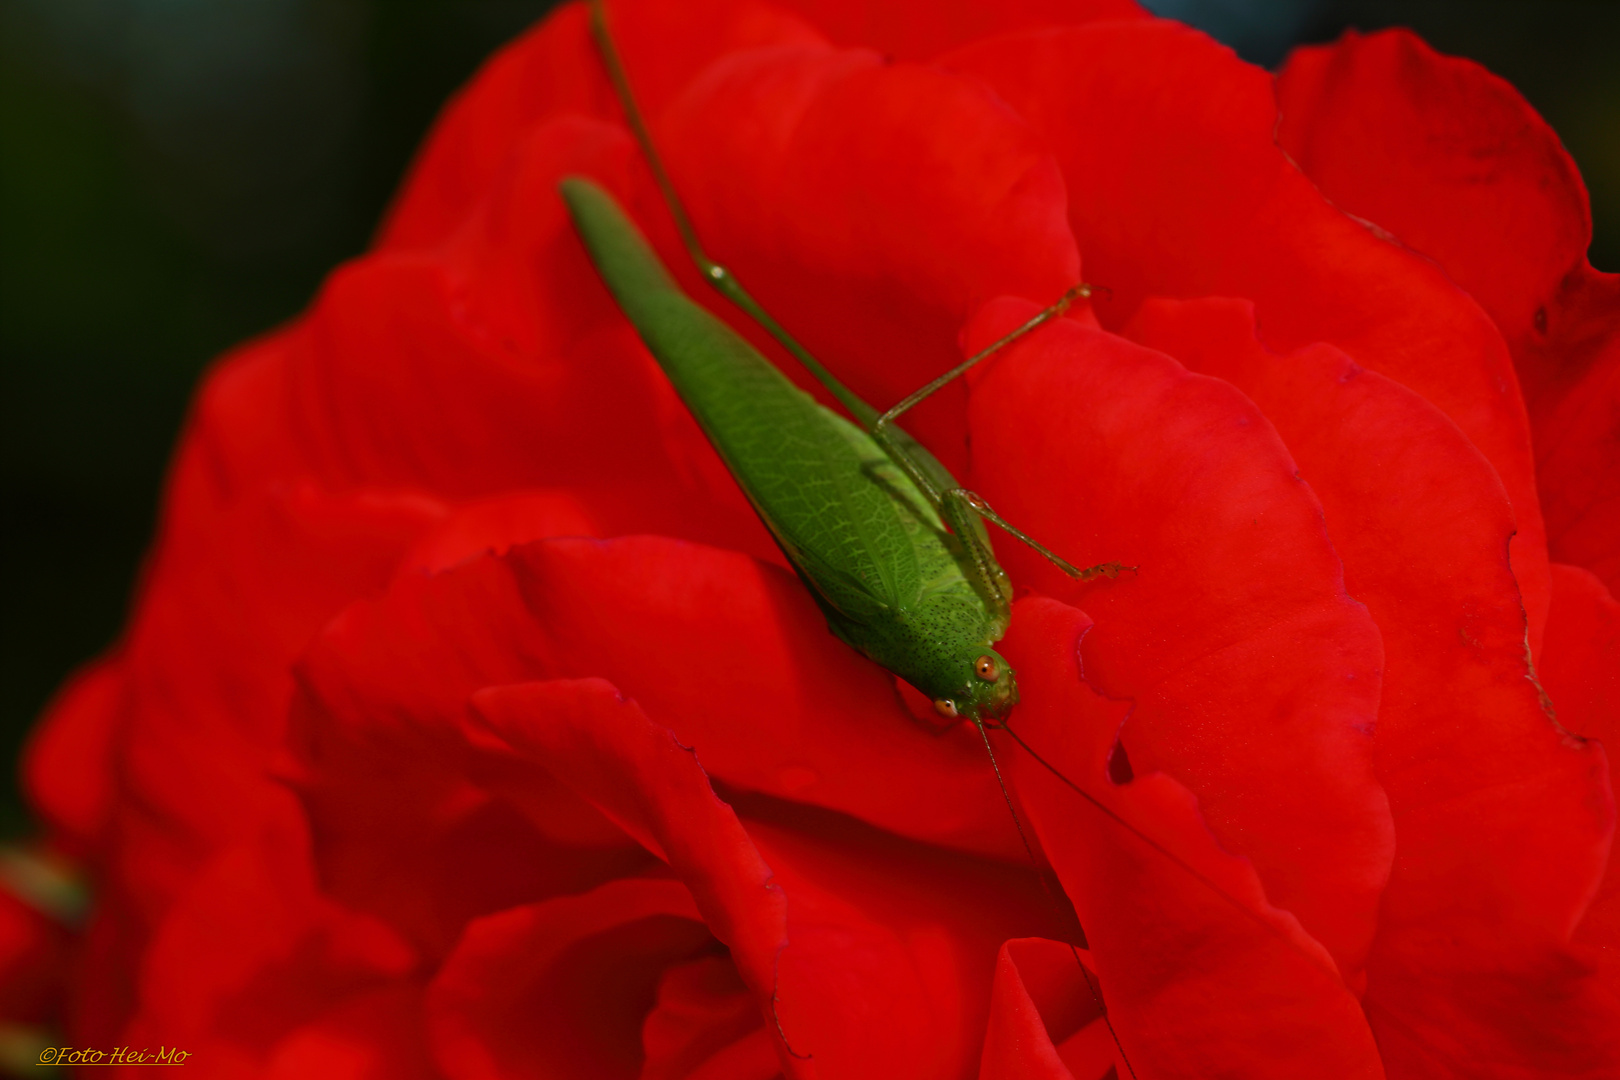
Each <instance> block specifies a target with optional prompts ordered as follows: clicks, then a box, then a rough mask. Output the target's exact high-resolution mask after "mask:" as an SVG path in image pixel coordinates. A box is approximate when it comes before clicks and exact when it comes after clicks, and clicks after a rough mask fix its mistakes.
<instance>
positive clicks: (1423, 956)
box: [1130, 300, 1620, 1070]
mask: <svg viewBox="0 0 1620 1080" xmlns="http://www.w3.org/2000/svg"><path fill="white" fill-rule="evenodd" d="M1252 310H1253V309H1252V306H1251V305H1250V304H1248V303H1246V302H1243V301H1231V300H1202V301H1191V302H1181V303H1178V302H1173V301H1157V300H1154V301H1149V302H1148V303H1147V304H1145V305H1144V306H1143V307H1142V309H1141V310H1140V311H1139V312H1138V314H1137V317H1136V319H1135V320H1134V321H1133V323H1132V327H1131V331H1130V332H1131V335H1132V337H1134V338H1136V339H1137V340H1139V341H1141V342H1143V343H1144V344H1147V345H1151V346H1153V347H1155V348H1159V349H1162V350H1164V351H1165V352H1167V353H1170V354H1171V355H1173V356H1176V357H1177V358H1178V359H1180V360H1182V361H1183V362H1184V363H1186V364H1187V365H1188V366H1189V367H1190V368H1192V369H1193V370H1195V371H1199V372H1202V373H1205V374H1209V375H1215V376H1219V377H1221V378H1224V379H1227V380H1228V381H1230V382H1232V383H1233V384H1235V385H1236V386H1238V387H1239V388H1240V389H1242V390H1243V391H1244V392H1245V393H1247V394H1248V395H1249V396H1250V397H1251V398H1253V399H1254V401H1255V403H1256V404H1257V405H1259V406H1260V407H1261V409H1263V410H1264V411H1265V412H1266V415H1267V416H1269V417H1271V418H1272V419H1273V422H1274V423H1275V424H1276V426H1277V429H1278V433H1279V434H1280V435H1281V436H1282V437H1283V440H1284V441H1285V442H1286V443H1287V444H1288V446H1289V449H1290V451H1291V452H1292V453H1293V455H1294V457H1295V459H1296V460H1297V461H1298V462H1299V465H1300V471H1301V475H1302V476H1303V477H1304V478H1305V479H1306V480H1308V481H1309V482H1310V483H1311V486H1312V489H1313V490H1314V491H1316V492H1317V493H1318V495H1319V496H1320V497H1321V499H1322V504H1323V509H1324V510H1325V512H1326V515H1327V523H1328V530H1329V532H1330V534H1331V535H1332V536H1333V540H1334V546H1335V548H1336V549H1337V550H1338V551H1339V552H1340V554H1341V555H1342V557H1343V558H1344V565H1345V582H1346V585H1347V587H1348V589H1349V590H1350V592H1351V594H1352V595H1354V596H1356V597H1357V598H1358V599H1360V600H1361V601H1363V602H1364V603H1366V604H1367V606H1368V608H1369V610H1370V611H1371V612H1372V615H1373V617H1374V619H1376V620H1377V622H1378V627H1379V630H1380V631H1381V632H1382V634H1383V637H1384V643H1385V647H1386V653H1387V662H1386V668H1385V673H1384V696H1383V703H1382V706H1381V708H1380V710H1379V718H1378V732H1377V738H1376V744H1375V745H1376V750H1377V762H1378V775H1379V779H1380V780H1381V781H1382V782H1383V784H1384V787H1385V789H1386V790H1387V791H1388V792H1389V798H1390V809H1391V811H1392V812H1393V814H1394V819H1395V826H1396V830H1397V838H1398V857H1397V860H1396V864H1395V871H1394V873H1393V875H1392V876H1391V878H1390V883H1389V887H1388V889H1387V890H1386V892H1385V895H1384V900H1383V905H1382V911H1381V915H1380V923H1379V936H1378V938H1377V940H1376V941H1375V942H1374V946H1373V948H1374V954H1373V959H1372V961H1371V964H1370V967H1371V981H1370V983H1369V986H1368V989H1367V1008H1368V1013H1369V1016H1370V1017H1371V1018H1372V1021H1373V1024H1374V1027H1375V1029H1376V1030H1378V1031H1379V1036H1380V1042H1381V1043H1382V1044H1384V1045H1385V1047H1386V1062H1387V1063H1389V1064H1390V1065H1391V1066H1392V1067H1394V1066H1395V1065H1396V1064H1397V1063H1399V1062H1400V1061H1401V1060H1402V1059H1400V1058H1397V1057H1395V1056H1393V1054H1392V1053H1390V1048H1391V1047H1393V1046H1399V1045H1402V1044H1404V1043H1405V1042H1406V1041H1407V1040H1408V1039H1409V1038H1416V1039H1417V1040H1419V1041H1421V1042H1430V1043H1437V1044H1441V1045H1445V1044H1450V1043H1453V1042H1454V1041H1461V1042H1462V1043H1463V1044H1464V1045H1467V1046H1469V1047H1471V1048H1477V1047H1480V1046H1484V1045H1490V1044H1491V1043H1492V1042H1493V1041H1495V1042H1497V1043H1498V1044H1499V1045H1497V1046H1496V1047H1495V1049H1494V1050H1493V1056H1494V1057H1495V1058H1496V1059H1497V1060H1499V1061H1505V1060H1512V1059H1513V1057H1514V1056H1515V1055H1517V1057H1518V1059H1519V1060H1520V1061H1522V1062H1523V1063H1524V1064H1525V1066H1526V1067H1528V1066H1529V1065H1530V1064H1531V1063H1533V1062H1541V1063H1545V1062H1547V1061H1549V1060H1550V1058H1549V1057H1548V1055H1549V1053H1551V1052H1552V1044H1551V1042H1550V1039H1549V1037H1548V1036H1547V1035H1546V1034H1545V1033H1544V1032H1538V1031H1537V1028H1538V1026H1542V1025H1545V1027H1547V1028H1551V1027H1557V1026H1567V1027H1568V1028H1569V1029H1570V1031H1571V1032H1572V1033H1573V1032H1576V1031H1579V1030H1581V1024H1582V1023H1584V1024H1587V1025H1590V1028H1589V1030H1588V1035H1587V1036H1586V1037H1585V1038H1580V1037H1578V1036H1577V1037H1576V1039H1577V1041H1578V1042H1581V1043H1583V1044H1584V1043H1585V1042H1587V1041H1589V1040H1596V1038H1597V1033H1598V1032H1600V1031H1604V1030H1606V1029H1609V1028H1611V1027H1620V1012H1613V1013H1611V1012H1610V1011H1609V1006H1606V1005H1605V1004H1603V1002H1602V1001H1601V991H1599V990H1598V988H1596V987H1595V986H1593V985H1592V982H1591V980H1590V978H1588V977H1587V975H1586V973H1584V972H1582V971H1580V970H1579V969H1578V968H1575V967H1573V966H1571V965H1569V964H1568V963H1561V962H1560V960H1561V958H1562V957H1563V956H1564V954H1565V953H1566V952H1567V950H1566V948H1565V945H1566V944H1567V940H1568V931H1569V928H1570V927H1572V926H1573V924H1574V922H1575V920H1577V919H1578V918H1579V917H1580V913H1581V912H1582V911H1583V910H1584V909H1585V907H1586V904H1587V902H1588V900H1589V899H1590V897H1591V894H1592V890H1593V888H1594V887H1595V883H1596V882H1597V881H1598V880H1599V879H1600V878H1601V876H1602V874H1603V866H1604V862H1605V859H1606V858H1607V854H1608V848H1609V844H1610V840H1611V832H1612V828H1613V824H1612V820H1611V816H1610V815H1609V814H1607V813H1605V812H1604V809H1603V808H1604V807H1605V806H1606V805H1607V804H1608V803H1609V802H1610V800H1611V796H1610V794H1609V789H1608V782H1607V773H1606V770H1605V769H1604V768H1602V767H1601V765H1602V763H1601V762H1600V761H1599V760H1598V758H1599V757H1600V755H1598V754H1596V753H1594V752H1591V751H1583V750H1582V749H1581V748H1580V747H1578V746H1575V745H1572V744H1571V743H1570V742H1569V740H1568V739H1566V738H1565V737H1564V734H1563V732H1562V731H1561V730H1560V729H1559V728H1558V726H1557V725H1556V724H1555V723H1554V722H1553V720H1552V718H1551V717H1550V716H1549V715H1548V714H1547V712H1546V711H1545V710H1544V709H1543V707H1542V700H1541V697H1540V694H1539V693H1538V691H1537V688H1536V685H1535V682H1534V673H1533V672H1532V671H1531V669H1530V668H1529V666H1528V661H1527V658H1526V656H1525V651H1524V613H1523V609H1522V608H1521V606H1520V604H1519V602H1518V595H1517V589H1516V588H1515V583H1514V580H1513V577H1512V573H1511V571H1510V569H1509V567H1508V565H1507V559H1506V558H1505V553H1506V549H1507V540H1508V537H1509V536H1511V535H1512V532H1513V515H1512V511H1511V510H1510V508H1509V507H1508V505H1507V499H1506V497H1505V493H1504V492H1503V491H1502V490H1501V485H1500V482H1499V481H1498V479H1497V477H1496V474H1495V472H1494V471H1493V470H1492V469H1491V468H1490V466H1489V464H1488V463H1487V462H1486V461H1485V460H1484V459H1483V457H1482V456H1481V455H1480V454H1479V451H1477V450H1476V449H1475V448H1474V447H1473V446H1472V445H1471V444H1470V443H1469V442H1468V440H1467V439H1466V438H1464V437H1463V435H1462V433H1461V432H1459V431H1458V430H1457V429H1456V427H1455V426H1454V425H1453V424H1452V423H1451V422H1450V421H1449V420H1448V419H1447V418H1446V417H1444V416H1443V415H1441V414H1440V412H1439V411H1438V410H1437V409H1435V408H1434V407H1433V406H1432V405H1430V404H1429V403H1428V402H1426V401H1424V400H1423V399H1422V398H1420V397H1418V396H1417V395H1416V394H1414V393H1413V392H1412V391H1410V390H1408V389H1406V388H1405V387H1402V386H1400V385H1399V384H1397V383H1394V382H1392V381H1390V380H1389V379H1386V378H1384V377H1383V376H1381V375H1378V374H1377V373H1375V372H1370V371H1366V370H1363V369H1361V368H1359V367H1357V366H1356V365H1355V364H1354V363H1353V362H1352V361H1351V360H1350V359H1349V358H1348V357H1346V356H1345V355H1344V354H1342V353H1340V352H1339V351H1338V350H1336V349H1333V348H1331V347H1328V346H1316V347H1313V348H1309V349H1305V350H1301V351H1300V352H1297V353H1294V354H1292V355H1288V356H1279V355H1277V354H1274V353H1271V352H1269V351H1268V350H1267V349H1266V348H1265V347H1264V346H1263V345H1261V344H1260V342H1259V341H1257V340H1256V338H1255V336H1254V323H1253V315H1252ZM1550 625H1551V624H1550V623H1549V626H1550ZM1547 655H1548V656H1550V655H1552V654H1551V653H1547ZM1465 898H1466V899H1465ZM1486 958H1488V960H1487V959H1486ZM1486 981H1491V982H1495V983H1499V984H1500V988H1499V989H1498V990H1496V991H1495V992H1494V993H1493V994H1491V995H1489V996H1485V995H1481V994H1480V993H1479V987H1480V986H1481V984H1482V983H1483V982H1486ZM1508 1017H1517V1018H1518V1020H1519V1023H1516V1024H1510V1023H1508V1022H1507V1018H1508ZM1392 1026H1394V1027H1396V1028H1398V1030H1395V1031H1391V1030H1390V1028H1391V1027H1392ZM1516 1044H1517V1045H1516ZM1469 1053H1470V1054H1475V1053H1477V1050H1473V1049H1471V1050H1470V1051H1469ZM1615 1066H1616V1067H1620V1059H1616V1061H1615ZM1437 1067H1438V1065H1437V1064H1436V1062H1435V1061H1434V1060H1433V1059H1430V1060H1428V1061H1427V1063H1426V1064H1425V1066H1424V1068H1425V1069H1428V1070H1432V1069H1434V1068H1437Z"/></svg>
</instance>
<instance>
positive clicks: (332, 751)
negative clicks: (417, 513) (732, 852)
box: [300, 537, 1018, 857]
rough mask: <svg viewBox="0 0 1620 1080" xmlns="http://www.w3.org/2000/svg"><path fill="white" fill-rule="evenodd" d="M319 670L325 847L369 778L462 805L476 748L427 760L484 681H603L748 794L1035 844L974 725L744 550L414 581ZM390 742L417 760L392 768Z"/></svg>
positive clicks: (315, 717) (991, 844) (665, 545)
mask: <svg viewBox="0 0 1620 1080" xmlns="http://www.w3.org/2000/svg"><path fill="white" fill-rule="evenodd" d="M303 672H304V679H305V682H306V685H307V686H308V687H309V688H310V693H311V697H310V700H309V704H308V708H309V709H310V710H311V711H310V712H308V713H306V714H305V715H304V717H303V719H302V720H301V722H300V726H301V728H302V730H303V731H304V735H303V736H302V738H304V739H307V740H310V741H309V743H308V747H307V749H306V751H305V757H306V759H308V760H310V761H312V762H315V763H317V764H318V765H319V773H318V775H319V776H320V777H325V778H326V779H325V780H324V781H322V782H321V783H322V786H321V794H320V795H319V797H318V798H316V799H315V802H317V803H322V802H324V801H325V800H326V799H328V798H330V799H333V800H336V802H334V803H333V804H332V805H331V807H330V808H329V809H328V810H319V809H318V810H317V811H316V813H317V818H318V820H320V821H321V822H322V823H323V825H322V827H321V828H320V829H319V830H318V834H319V835H321V836H323V837H330V836H336V835H338V831H339V829H340V823H341V822H342V821H344V820H349V821H351V822H352V823H354V824H355V825H359V824H360V823H361V822H363V821H365V820H367V819H368V817H370V816H371V815H368V814H367V812H366V810H365V807H366V806H368V805H371V802H370V800H372V799H373V798H375V796H374V795H369V794H367V795H362V794H360V790H361V789H360V788H359V787H356V786H355V785H359V784H362V783H364V785H366V786H369V785H371V784H377V785H381V786H382V787H386V786H387V785H389V784H390V783H392V782H393V781H391V780H390V775H392V774H393V773H394V772H395V771H396V770H401V769H405V770H414V771H418V772H423V773H424V774H425V775H433V776H440V777H443V778H444V779H443V783H444V784H445V785H447V786H446V787H445V788H444V789H443V793H442V795H441V796H440V797H441V798H443V799H447V800H450V801H452V802H453V801H454V800H455V799H457V798H460V796H456V795H454V794H453V793H454V792H455V791H456V790H457V788H458V787H459V786H462V785H464V784H465V783H466V780H465V776H466V770H467V768H468V765H467V763H466V761H465V756H464V754H462V753H461V752H459V751H458V752H457V753H456V754H454V755H446V754H445V753H444V752H443V750H442V749H441V750H439V751H435V752H425V751H426V750H427V748H428V747H434V746H439V747H443V745H444V740H446V739H455V740H457V741H459V740H460V739H461V736H460V735H459V734H456V730H457V728H456V725H457V724H458V723H459V720H458V718H459V717H460V716H461V715H462V714H463V712H464V710H465V708H466V704H465V703H466V701H467V698H468V697H469V696H470V695H471V694H472V693H473V692H474V691H475V690H477V689H478V688H480V687H483V686H491V685H500V684H503V683H512V682H521V681H525V680H530V679H539V678H558V677H565V678H566V677H575V678H578V677H587V676H598V677H602V678H606V679H608V680H610V681H612V682H613V683H614V684H615V685H616V686H619V687H620V688H621V689H622V690H623V691H624V692H625V693H626V694H627V695H632V696H634V697H635V698H636V700H637V701H639V702H640V703H641V704H642V706H643V707H644V708H646V709H647V711H648V714H649V715H651V716H653V717H654V718H656V719H658V720H659V721H660V722H664V723H668V724H670V725H672V726H675V727H677V728H678V730H679V731H680V733H681V736H682V738H683V739H685V740H689V741H690V742H691V743H692V744H693V745H695V746H696V747H697V748H698V750H699V752H700V753H701V754H702V755H703V758H704V762H705V764H706V765H707V767H708V768H709V770H710V771H711V772H712V773H713V774H714V775H715V776H717V777H719V778H722V779H724V780H725V781H726V782H727V783H728V784H731V785H734V786H736V787H739V788H743V789H746V790H751V791H758V792H765V793H770V794H774V795H777V796H780V797H782V798H789V799H793V800H796V801H801V802H808V803H813V804H816V805H821V806H826V807H829V808H833V809H838V810H841V811H843V812H846V813H850V814H853V815H855V816H857V817H860V818H862V819H864V820H867V821H871V822H873V823H874V824H877V825H879V826H880V827H883V828H887V829H890V830H891V831H895V832H899V833H902V834H905V835H909V836H915V837H918V838H921V839H926V840H931V841H937V842H946V843H951V844H953V845H959V846H964V847H969V848H973V849H977V850H984V851H991V852H995V853H1007V854H1009V855H1014V856H1015V857H1016V853H1017V852H1018V848H1017V840H1016V837H1015V836H1009V835H1008V834H1007V831H1006V829H1005V827H1004V820H1003V813H1004V811H1003V808H1002V806H1001V796H1000V794H999V792H998V791H997V790H996V787H995V779H994V777H993V776H992V775H991V774H990V772H989V770H988V769H987V768H986V766H985V763H984V759H983V750H982V747H980V746H979V745H978V744H977V741H976V739H975V737H974V736H973V735H972V734H971V732H968V731H958V732H954V733H952V734H950V735H945V736H936V735H933V734H930V733H929V732H926V731H924V730H922V729H921V728H920V727H919V726H918V725H917V724H916V723H915V722H914V721H913V720H912V719H911V718H910V716H909V714H908V713H906V711H905V710H904V708H903V706H901V704H900V703H899V701H898V700H897V699H896V697H895V694H894V690H893V680H892V678H891V677H890V676H889V675H888V674H887V673H885V672H884V671H882V669H880V668H878V667H877V666H876V665H874V664H872V663H871V662H870V661H867V660H865V659H863V658H862V657H860V656H858V655H856V654H855V653H854V652H853V651H852V650H850V649H849V648H848V647H847V646H845V645H844V644H842V643H841V642H839V641H838V640H837V639H835V638H833V637H832V636H831V634H829V633H828V631H827V629H826V623H825V620H824V619H823V617H822V615H821V613H820V611H819V610H818V609H817V608H816V607H815V605H814V603H813V602H812V601H811V599H810V597H809V596H808V595H807V594H806V593H805V591H804V588H803V586H802V585H801V584H800V583H799V582H798V581H797V580H796V579H794V578H792V577H790V576H789V575H788V574H787V573H786V572H785V571H781V570H778V569H776V568H775V567H771V566H766V565H764V564H761V563H759V562H757V561H755V560H752V559H749V558H747V557H746V556H742V555H738V554H736V553H733V552H724V551H719V550H716V549H712V548H704V547H701V546H698V545H692V544H685V543H682V542H679V541H674V540H668V539H663V538H654V537H633V538H625V539H621V540H615V541H607V542H595V541H579V540H562V539H559V540H551V541H545V542H543V543H538V544H531V545H526V546H524V547H522V548H519V549H515V550H514V551H512V552H511V553H509V554H508V555H507V556H505V557H504V558H501V559H494V558H486V559H481V560H476V561H475V562H473V563H469V564H465V565H463V566H460V567H457V568H456V569H454V570H451V571H446V572H445V573H442V574H440V575H438V576H436V577H433V578H414V577H413V578H402V579H401V580H400V581H399V582H397V583H396V585H395V587H394V589H393V590H392V591H391V593H390V595H389V596H388V598H387V599H386V600H385V601H384V602H381V603H378V604H373V605H363V606H359V607H357V608H355V609H354V610H352V611H350V612H349V613H347V614H346V615H345V616H344V618H343V619H341V620H340V621H338V622H337V623H335V624H334V625H333V626H332V627H331V628H330V629H329V630H328V631H327V633H326V634H325V636H324V639H323V641H322V643H321V646H320V647H319V648H317V649H316V650H314V651H312V653H311V654H310V656H309V657H308V658H307V659H306V661H305V663H304V666H303ZM390 743H397V747H398V749H397V751H395V754H396V755H397V760H390V761H389V763H387V764H383V763H382V759H381V758H379V757H378V753H379V750H380V749H381V748H382V747H386V746H388V744H390ZM390 756H391V757H393V756H394V755H390ZM368 757H369V758H370V759H372V761H371V763H369V764H368ZM363 777H371V778H372V779H367V780H364V781H362V779H361V778H363ZM424 782H425V781H424ZM432 801H433V800H427V799H424V800H422V805H424V806H425V805H426V804H427V803H429V802H432ZM342 804H352V813H351V812H350V811H340V810H338V809H337V807H338V806H340V805H342ZM401 812H402V813H403V812H406V811H405V810H402V811H401ZM376 824H377V826H378V827H379V829H386V830H388V831H387V832H386V833H385V832H379V833H378V834H376V835H374V836H373V837H372V839H371V840H367V841H365V842H364V843H382V842H384V837H385V836H388V835H394V834H393V832H392V826H390V825H389V824H388V823H387V822H383V821H378V822H377V823H376ZM367 835H371V834H370V833H369V832H368V833H367ZM360 842H361V841H360V840H359V839H358V837H356V843H360Z"/></svg>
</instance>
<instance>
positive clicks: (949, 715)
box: [934, 697, 956, 720]
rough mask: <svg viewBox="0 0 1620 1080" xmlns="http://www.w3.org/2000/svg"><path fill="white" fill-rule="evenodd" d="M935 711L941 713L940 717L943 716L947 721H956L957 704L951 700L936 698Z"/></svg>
mask: <svg viewBox="0 0 1620 1080" xmlns="http://www.w3.org/2000/svg"><path fill="white" fill-rule="evenodd" d="M934 711H935V712H937V713H939V715H941V716H943V717H944V718H945V719H947V720H955V719H956V702H954V701H952V700H951V699H950V698H943V697H942V698H936V699H935V700H934Z"/></svg>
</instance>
